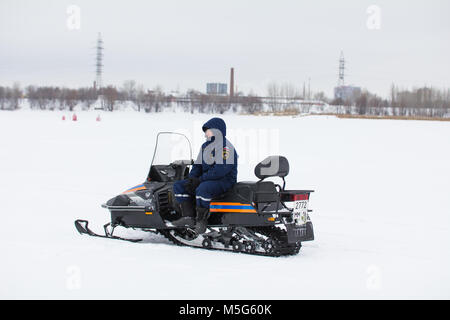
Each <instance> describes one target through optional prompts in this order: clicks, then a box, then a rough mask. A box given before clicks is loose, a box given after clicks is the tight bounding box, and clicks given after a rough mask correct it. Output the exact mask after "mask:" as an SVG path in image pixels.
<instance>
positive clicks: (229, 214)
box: [75, 132, 314, 256]
mask: <svg viewBox="0 0 450 320" xmlns="http://www.w3.org/2000/svg"><path fill="white" fill-rule="evenodd" d="M167 148H168V149H169V150H164V149H167ZM177 153H178V154H177ZM181 154H183V156H182V157H181ZM169 155H171V159H168V158H169V157H168V156H169ZM177 157H178V159H186V158H187V160H177ZM180 157H181V158H180ZM193 163H194V161H193V160H192V148H191V144H190V141H189V139H188V138H187V137H186V136H185V135H183V134H180V133H174V132H160V133H159V134H158V135H157V138H156V145H155V149H154V153H153V158H152V162H151V166H150V170H149V172H148V174H147V177H146V179H145V182H144V183H142V184H139V185H137V186H134V187H132V188H129V189H128V190H126V191H124V192H123V193H121V194H119V195H117V196H115V197H114V198H112V199H110V200H108V201H107V202H106V203H105V204H103V205H102V207H104V208H106V209H108V210H109V212H110V215H111V222H109V223H107V224H105V225H104V227H103V228H104V234H97V233H95V232H93V231H92V230H91V229H89V226H88V224H89V222H88V221H87V220H76V221H75V227H76V229H77V230H78V232H79V233H81V234H87V235H90V236H94V237H102V238H109V239H117V240H126V241H132V242H139V241H142V240H143V239H129V238H123V237H119V236H116V235H114V229H115V228H116V227H119V226H120V227H125V228H131V229H137V230H141V231H146V232H153V233H157V234H161V235H162V236H164V237H166V238H167V239H168V240H170V241H171V242H173V243H175V244H177V245H185V246H192V247H199V248H205V249H219V250H229V251H234V252H243V253H248V254H259V255H267V256H284V255H295V254H297V253H298V252H299V250H300V248H301V243H302V242H304V241H312V240H314V231H313V225H312V222H311V219H310V216H309V214H310V213H311V211H312V210H310V209H308V202H309V199H310V195H311V193H312V192H314V191H313V190H286V188H285V186H286V181H285V177H286V176H287V175H288V173H289V162H288V160H287V159H286V158H285V157H283V156H270V157H267V158H266V159H265V160H263V161H262V162H260V163H259V164H258V165H257V166H256V167H255V175H256V177H257V178H258V179H259V180H258V181H251V182H245V181H243V182H237V183H236V184H235V185H234V187H233V188H232V189H231V190H229V191H228V192H226V193H224V194H222V195H221V196H219V197H217V198H215V199H213V200H212V201H211V203H210V207H209V217H208V226H207V231H206V232H205V233H203V234H197V233H196V232H195V230H194V228H189V227H183V228H180V227H176V226H174V225H173V224H172V223H171V222H172V221H175V220H177V219H179V218H180V217H181V208H180V204H179V203H178V202H177V201H176V199H175V196H174V193H173V190H172V187H173V184H174V182H175V181H177V180H182V179H187V178H188V175H189V169H190V166H191V165H192V164H193ZM267 178H274V179H275V180H277V179H278V178H280V179H281V181H282V182H283V184H282V185H279V184H276V183H274V182H273V181H269V180H266V179H267Z"/></svg>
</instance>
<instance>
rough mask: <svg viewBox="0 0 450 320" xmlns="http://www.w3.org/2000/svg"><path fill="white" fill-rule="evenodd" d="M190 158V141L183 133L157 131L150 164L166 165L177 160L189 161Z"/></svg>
mask: <svg viewBox="0 0 450 320" xmlns="http://www.w3.org/2000/svg"><path fill="white" fill-rule="evenodd" d="M191 159H192V148H191V143H190V141H189V139H188V138H187V137H186V136H185V135H184V134H181V133H176V132H160V133H158V136H157V137H156V145H155V151H154V153H153V159H152V166H153V165H168V164H171V163H173V162H175V161H177V160H186V161H191Z"/></svg>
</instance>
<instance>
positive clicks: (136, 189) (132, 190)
mask: <svg viewBox="0 0 450 320" xmlns="http://www.w3.org/2000/svg"><path fill="white" fill-rule="evenodd" d="M143 189H147V188H146V187H139V188H135V189H130V190H127V191H124V192H122V194H124V193H129V192H134V191H139V190H143Z"/></svg>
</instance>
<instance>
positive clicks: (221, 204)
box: [210, 202, 251, 206]
mask: <svg viewBox="0 0 450 320" xmlns="http://www.w3.org/2000/svg"><path fill="white" fill-rule="evenodd" d="M210 205H211V206H251V204H250V203H239V202H211V204H210Z"/></svg>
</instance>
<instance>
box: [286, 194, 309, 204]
mask: <svg viewBox="0 0 450 320" xmlns="http://www.w3.org/2000/svg"><path fill="white" fill-rule="evenodd" d="M308 199H309V193H302V194H283V195H282V201H286V202H288V201H299V200H308Z"/></svg>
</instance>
